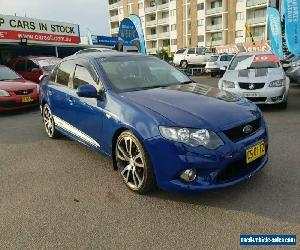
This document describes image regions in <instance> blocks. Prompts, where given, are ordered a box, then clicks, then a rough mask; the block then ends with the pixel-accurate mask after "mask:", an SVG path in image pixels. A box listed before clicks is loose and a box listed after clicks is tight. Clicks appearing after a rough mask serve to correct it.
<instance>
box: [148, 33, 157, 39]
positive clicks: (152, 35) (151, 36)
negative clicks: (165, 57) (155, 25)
mask: <svg viewBox="0 0 300 250" xmlns="http://www.w3.org/2000/svg"><path fill="white" fill-rule="evenodd" d="M146 39H147V40H156V39H157V34H150V35H146Z"/></svg>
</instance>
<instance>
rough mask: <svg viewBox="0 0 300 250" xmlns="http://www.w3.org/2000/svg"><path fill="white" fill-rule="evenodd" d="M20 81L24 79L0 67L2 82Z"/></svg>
mask: <svg viewBox="0 0 300 250" xmlns="http://www.w3.org/2000/svg"><path fill="white" fill-rule="evenodd" d="M18 79H22V77H21V76H19V75H18V74H16V73H15V72H14V71H12V70H11V69H9V68H7V67H0V81H12V80H18Z"/></svg>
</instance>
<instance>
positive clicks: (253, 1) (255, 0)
mask: <svg viewBox="0 0 300 250" xmlns="http://www.w3.org/2000/svg"><path fill="white" fill-rule="evenodd" d="M268 3H269V0H247V2H246V6H247V7H254V6H257V5H264V4H268Z"/></svg>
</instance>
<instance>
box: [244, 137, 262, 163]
mask: <svg viewBox="0 0 300 250" xmlns="http://www.w3.org/2000/svg"><path fill="white" fill-rule="evenodd" d="M265 154H266V145H265V142H264V141H262V142H260V143H258V144H256V145H255V146H253V147H251V148H248V149H247V151H246V163H247V164H249V163H250V162H253V161H255V160H256V159H258V158H259V157H261V156H264V155H265Z"/></svg>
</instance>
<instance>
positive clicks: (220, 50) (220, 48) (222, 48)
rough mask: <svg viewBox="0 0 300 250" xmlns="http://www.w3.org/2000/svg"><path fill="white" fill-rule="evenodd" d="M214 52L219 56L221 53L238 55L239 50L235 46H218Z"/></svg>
mask: <svg viewBox="0 0 300 250" xmlns="http://www.w3.org/2000/svg"><path fill="white" fill-rule="evenodd" d="M216 50H217V52H218V53H219V54H221V53H232V54H237V53H239V48H238V47H237V46H236V45H235V44H232V45H224V46H218V47H216Z"/></svg>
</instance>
